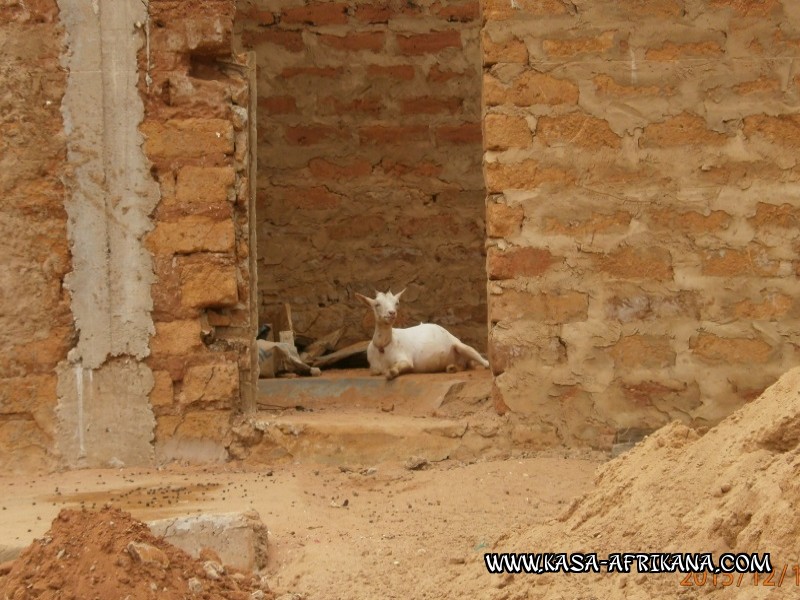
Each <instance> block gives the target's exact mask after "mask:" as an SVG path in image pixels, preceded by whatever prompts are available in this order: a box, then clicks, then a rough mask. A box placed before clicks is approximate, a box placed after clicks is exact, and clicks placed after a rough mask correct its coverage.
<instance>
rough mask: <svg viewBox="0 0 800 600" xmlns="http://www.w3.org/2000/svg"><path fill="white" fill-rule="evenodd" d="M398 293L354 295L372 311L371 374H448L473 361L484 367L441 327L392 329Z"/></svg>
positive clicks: (485, 364) (484, 363) (479, 358)
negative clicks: (373, 317) (442, 372)
mask: <svg viewBox="0 0 800 600" xmlns="http://www.w3.org/2000/svg"><path fill="white" fill-rule="evenodd" d="M403 292H405V290H403V291H402V292H399V293H397V294H392V292H391V291H389V292H386V293H385V294H384V293H383V292H377V293H376V296H375V298H367V297H366V296H362V295H361V294H356V297H357V298H358V299H359V300H360V301H361V302H363V303H364V304H366V305H367V306H369V307H370V308H371V309H372V311H373V312H374V313H375V334H374V335H373V336H372V341H371V342H370V343H369V346H368V347H367V360H368V361H369V367H370V370H371V371H372V374H373V375H384V376H385V377H386V379H394V378H395V377H397V376H398V375H400V374H402V373H437V372H440V371H447V372H448V373H452V372H455V371H458V370H463V369H465V368H468V367H471V366H473V364H475V363H477V364H479V365H482V366H483V367H484V368H488V366H489V363H488V361H487V360H486V359H485V358H483V357H482V356H481V355H480V354H478V351H477V350H475V349H474V348H472V347H471V346H468V345H467V344H465V343H464V342H462V341H461V340H459V339H458V338H457V337H455V336H454V335H453V334H451V333H450V332H449V331H447V330H446V329H445V328H444V327H441V326H439V325H434V324H432V323H421V324H420V325H416V326H414V327H408V328H406V329H394V328H393V327H392V325H393V324H394V322H395V319H396V318H397V306H398V302H399V300H400V296H402V295H403Z"/></svg>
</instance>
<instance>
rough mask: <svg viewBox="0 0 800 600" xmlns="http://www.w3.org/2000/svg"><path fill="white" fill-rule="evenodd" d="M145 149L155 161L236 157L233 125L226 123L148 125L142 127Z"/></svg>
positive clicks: (190, 121) (177, 121)
mask: <svg viewBox="0 0 800 600" xmlns="http://www.w3.org/2000/svg"><path fill="white" fill-rule="evenodd" d="M139 129H140V130H141V132H142V134H143V135H144V137H145V143H144V149H145V152H146V153H147V155H148V156H150V157H152V158H164V159H175V158H200V157H204V156H207V155H210V154H216V153H221V154H233V124H232V123H231V122H230V121H227V120H224V119H173V120H169V121H167V122H166V123H162V122H160V121H152V120H151V121H145V122H143V123H142V124H141V125H140V126H139Z"/></svg>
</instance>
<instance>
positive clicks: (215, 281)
mask: <svg viewBox="0 0 800 600" xmlns="http://www.w3.org/2000/svg"><path fill="white" fill-rule="evenodd" d="M195 256H198V259H196V260H194V259H193V260H188V259H186V260H184V261H183V262H182V263H181V265H180V278H181V304H182V305H183V306H187V307H190V308H224V307H226V306H235V305H236V304H237V302H238V301H239V290H238V284H237V278H236V267H235V266H234V265H232V264H227V263H225V262H223V261H215V260H211V257H210V255H203V256H202V257H200V256H199V255H195Z"/></svg>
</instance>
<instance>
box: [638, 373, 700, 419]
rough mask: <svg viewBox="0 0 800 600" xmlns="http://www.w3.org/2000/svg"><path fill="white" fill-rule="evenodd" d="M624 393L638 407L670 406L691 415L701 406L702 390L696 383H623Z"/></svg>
mask: <svg viewBox="0 0 800 600" xmlns="http://www.w3.org/2000/svg"><path fill="white" fill-rule="evenodd" d="M622 391H623V393H624V394H625V398H626V400H627V401H628V402H630V403H631V404H633V405H634V406H636V407H650V406H655V407H657V408H658V407H663V406H669V407H671V408H673V409H677V410H680V411H682V412H684V413H687V414H691V412H692V411H694V410H695V409H696V408H697V407H698V406H700V403H701V402H700V388H699V386H698V385H697V384H696V383H691V384H686V383H683V384H679V385H675V384H672V385H664V384H663V383H659V382H657V381H642V382H638V383H623V384H622Z"/></svg>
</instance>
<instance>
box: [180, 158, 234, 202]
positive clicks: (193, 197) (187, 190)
mask: <svg viewBox="0 0 800 600" xmlns="http://www.w3.org/2000/svg"><path fill="white" fill-rule="evenodd" d="M235 182H236V173H235V172H234V170H233V167H194V166H186V167H183V168H182V169H181V170H180V171H178V180H177V186H176V188H175V196H176V198H177V200H178V202H186V203H197V204H218V203H224V202H227V200H228V191H229V190H230V189H231V187H232V186H233V184H234V183H235Z"/></svg>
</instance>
